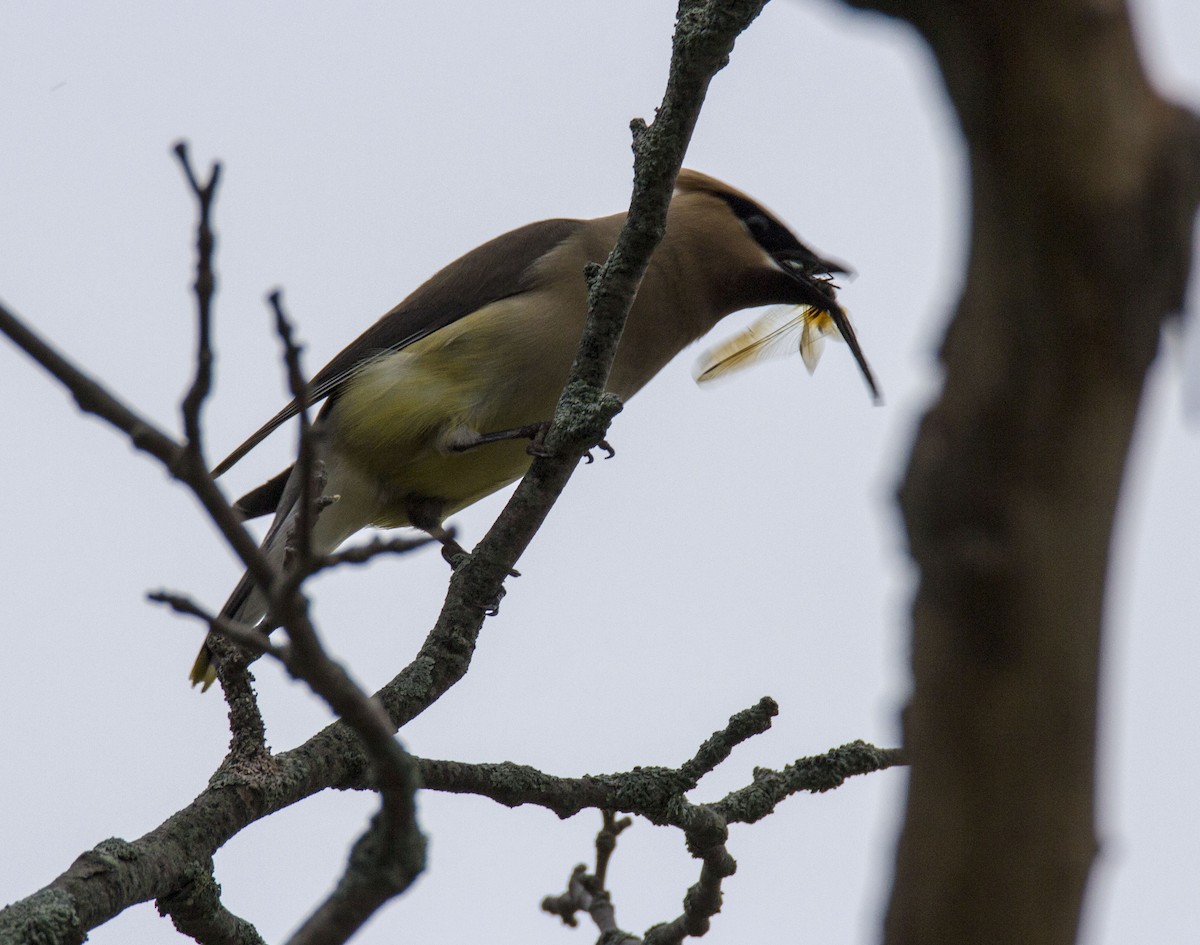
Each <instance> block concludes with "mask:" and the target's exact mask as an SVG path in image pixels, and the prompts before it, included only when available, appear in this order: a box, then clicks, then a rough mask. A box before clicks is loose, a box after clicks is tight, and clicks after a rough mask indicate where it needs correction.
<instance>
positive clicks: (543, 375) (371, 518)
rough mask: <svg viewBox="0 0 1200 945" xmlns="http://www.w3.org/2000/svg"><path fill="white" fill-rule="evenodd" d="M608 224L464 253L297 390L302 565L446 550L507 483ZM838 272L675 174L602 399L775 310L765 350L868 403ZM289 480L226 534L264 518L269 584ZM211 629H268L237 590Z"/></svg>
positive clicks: (580, 224) (518, 237)
mask: <svg viewBox="0 0 1200 945" xmlns="http://www.w3.org/2000/svg"><path fill="white" fill-rule="evenodd" d="M625 219H626V214H625V213H616V214H612V215H610V216H603V217H598V218H595V219H589V220H579V219H550V220H542V221H540V222H536V223H530V224H528V225H526V226H522V227H519V228H518V229H515V230H512V231H510V232H508V233H505V234H504V235H502V236H498V237H496V238H495V239H493V240H490V241H489V242H486V243H484V244H482V245H481V246H479V247H477V248H475V249H473V250H471V251H470V252H468V253H466V254H465V255H464V256H462V257H460V258H459V259H457V260H456V261H454V262H452V263H450V264H449V265H448V266H446V267H445V268H444V269H442V270H440V271H439V272H437V273H436V274H435V275H433V276H432V277H431V278H430V279H428V280H427V281H426V282H425V283H424V284H422V285H421V286H420V287H419V288H417V289H416V290H415V291H414V292H413V293H412V294H411V295H409V296H408V297H407V298H405V299H404V300H403V301H402V302H400V303H399V304H398V305H396V306H395V307H394V308H393V309H391V311H389V312H387V313H386V314H385V315H383V316H382V317H381V318H380V319H379V320H378V321H376V322H375V323H374V324H373V325H372V326H371V327H369V328H368V329H367V330H366V331H364V332H363V333H362V334H361V335H360V336H359V337H358V338H357V339H356V340H355V341H353V342H352V343H351V344H350V345H348V346H347V347H346V348H345V349H344V350H342V352H341V353H340V354H338V355H337V356H336V357H334V358H333V360H332V361H330V362H329V364H328V365H326V366H325V367H324V368H323V369H322V370H321V371H319V372H318V373H317V374H316V375H315V376H314V377H313V378H312V380H311V382H310V384H309V395H308V401H309V403H310V404H312V405H315V404H317V403H321V408H320V411H319V413H318V414H317V416H316V418H315V420H314V421H313V430H314V433H316V434H318V436H316V438H315V440H314V443H315V449H316V458H317V459H318V460H320V462H321V463H322V464H323V479H324V483H323V495H324V496H325V497H327V498H326V499H325V500H324V502H325V503H327V504H324V507H323V508H322V510H321V511H320V513H319V515H317V517H316V520H315V522H314V523H313V526H312V536H311V548H312V552H313V554H314V555H318V556H323V555H326V554H329V553H332V552H333V551H334V550H335V549H336V548H337V547H338V546H339V545H341V544H342V542H344V541H345V540H346V539H347V538H349V537H350V536H351V535H353V534H354V533H355V532H357V531H359V530H360V529H362V528H365V527H368V526H375V527H380V528H395V527H399V526H415V527H417V528H419V529H423V530H425V531H426V532H428V533H430V534H431V535H434V536H435V537H438V538H440V539H442V540H443V541H444V542H447V543H450V542H452V539H451V538H450V536H449V533H448V532H447V531H446V530H445V529H444V528H443V522H444V521H445V520H446V518H447V517H449V516H450V515H453V514H454V513H455V512H458V511H459V510H461V509H463V508H465V507H467V506H469V505H471V504H472V503H474V502H476V501H478V500H479V499H482V498H483V497H485V496H487V495H490V494H491V493H493V492H495V491H497V490H498V489H501V488H503V487H504V486H506V485H508V484H510V483H512V482H514V481H516V480H517V479H519V478H520V477H521V476H522V475H524V473H525V472H526V470H527V469H528V468H529V466H530V464H531V462H532V456H531V450H530V448H529V443H528V441H527V439H528V437H529V435H530V431H531V430H537V429H544V427H545V425H546V424H547V422H548V421H549V420H550V419H551V417H552V416H553V413H554V408H555V404H556V403H557V400H558V397H559V395H560V393H561V391H562V388H563V386H564V384H565V382H566V380H567V374H568V372H569V370H570V368H571V364H572V362H573V360H574V356H575V352H576V348H577V347H578V344H579V339H580V335H581V334H582V332H583V327H584V323H585V320H586V317H587V292H588V288H587V282H586V279H585V275H584V270H585V267H586V266H587V265H588V264H589V263H602V262H603V261H604V260H605V259H606V258H607V257H608V254H609V252H610V251H611V250H612V248H613V245H614V244H615V242H616V240H617V236H618V234H619V232H620V230H621V228H622V226H623V225H624V223H625ZM846 273H847V269H846V267H845V266H844V265H843V264H841V263H838V262H834V261H832V260H829V259H825V258H822V257H821V256H819V255H818V254H817V253H816V252H814V251H813V250H812V249H810V248H809V247H808V246H806V245H805V244H804V243H802V242H801V241H800V240H799V239H798V238H797V237H796V236H795V235H794V234H793V233H792V231H791V230H789V229H788V228H787V227H786V226H785V225H784V224H783V223H782V222H781V221H780V219H779V218H778V217H776V216H775V215H774V214H772V213H771V212H770V211H768V210H767V209H765V208H764V207H763V206H762V205H761V204H759V203H758V202H757V201H755V200H754V199H752V198H751V197H749V196H747V195H746V194H744V193H742V192H741V191H739V190H736V189H735V188H733V187H731V186H729V185H728V184H725V183H722V182H721V181H719V180H717V179H716V178H713V177H710V176H708V175H706V174H702V173H700V172H699V171H695V170H690V169H687V168H685V169H683V170H681V171H680V173H679V175H678V178H677V180H676V184H675V189H674V191H673V194H672V198H671V202H670V205H669V208H668V211H667V219H666V229H665V234H664V236H663V238H662V242H661V243H660V244H659V245H658V247H657V248H656V249H655V251H654V253H653V255H652V256H651V258H650V262H649V266H648V268H647V269H646V272H645V276H644V277H643V279H642V283H641V286H640V288H639V290H638V293H637V296H636V298H635V300H634V302H633V306H632V308H631V309H630V312H629V316H628V320H627V322H626V325H625V330H624V333H623V335H622V337H621V340H620V344H619V345H618V348H617V352H616V356H615V359H614V362H613V365H612V371H611V373H610V375H609V379H608V383H607V389H608V391H610V392H611V393H613V394H615V395H616V396H617V397H618V398H620V399H621V400H622V401H625V400H628V399H629V398H630V397H632V396H633V395H634V394H635V393H637V392H638V391H639V390H640V389H641V388H642V387H643V386H644V385H645V384H646V383H647V382H648V381H649V380H650V379H651V378H652V377H654V375H655V374H657V373H658V372H659V370H660V369H662V368H663V367H664V366H665V365H666V364H667V362H668V361H670V360H671V359H672V358H673V357H674V356H675V355H676V354H678V353H679V352H680V351H681V350H682V349H683V348H685V347H687V346H688V345H689V344H691V343H692V342H694V341H696V340H697V339H699V338H700V337H701V336H703V335H705V334H707V333H708V331H709V330H710V329H712V328H713V327H714V326H715V325H716V324H717V323H718V322H720V321H721V319H723V318H725V317H726V316H727V315H730V314H732V313H733V312H736V311H740V310H742V309H748V308H754V307H758V306H763V305H772V304H780V305H787V306H789V307H790V308H791V309H792V310H794V311H798V312H799V313H800V314H799V315H798V316H796V317H795V318H793V319H791V320H790V321H789V322H788V323H787V325H786V326H784V330H783V334H787V333H789V332H790V331H791V327H790V326H797V325H798V326H800V327H801V331H802V340H801V345H800V347H801V349H802V351H804V352H808V353H805V361H806V363H808V362H809V358H810V353H811V350H812V347H813V345H812V342H813V339H814V338H819V337H820V335H822V334H830V333H833V332H834V330H836V332H837V334H839V335H840V336H841V338H843V339H844V340H845V341H846V342H847V344H848V345H849V347H850V350H851V352H852V353H853V356H854V358H855V360H856V361H857V363H858V366H859V369H860V371H861V372H862V375H863V377H864V379H865V381H866V383H867V386H868V388H869V389H870V391H871V393H872V395H874V397H875V399H876V400H877V401H878V399H879V392H878V385H877V384H876V382H875V378H874V376H873V374H872V372H871V368H870V366H869V365H868V363H867V360H866V358H865V357H864V355H863V353H862V350H861V348H860V346H859V344H858V340H857V337H856V335H855V333H854V329H853V328H852V327H851V325H850V322H849V320H848V318H847V317H846V315H845V312H844V311H843V310H842V309H841V307H840V305H839V304H838V302H837V298H836V288H837V286H836V285H835V284H834V282H833V278H834V277H835V275H836V274H846ZM776 327H777V328H778V326H776ZM767 334H771V335H772V337H778V332H774V333H772V332H768V333H767ZM731 344H732V345H733V348H734V350H733V351H732V352H731V351H730V350H728V345H727V346H726V347H725V349H723V350H724V354H723V355H722V354H720V353H718V354H717V355H716V359H717V360H718V361H722V360H728V359H729V358H730V357H731V355H732V359H733V362H734V363H738V362H744V361H747V360H750V359H752V358H753V357H754V356H755V353H756V350H757V349H758V348H764V347H770V345H763V344H762V336H761V333H760V335H754V334H753V333H751V334H749V335H748V336H747V337H746V340H745V342H744V343H742V342H737V341H735V342H732V343H731ZM741 349H750V350H749V351H745V352H742V351H741ZM810 367H811V364H810ZM723 370H724V368H721V367H717V368H714V370H713V371H711V372H710V373H713V374H715V373H721V372H722V371H723ZM322 402H323V403H322ZM299 411H300V406H299V404H298V403H297V402H296V401H295V400H293V401H292V402H291V403H289V404H288V405H287V406H285V407H284V408H283V409H282V410H280V411H279V412H278V413H277V414H276V415H275V416H274V417H272V418H271V419H270V420H268V421H267V422H266V423H265V424H263V426H261V427H260V428H259V429H258V430H257V431H256V432H255V433H254V434H252V435H251V436H250V437H249V438H248V439H247V440H246V441H245V442H244V443H242V444H241V445H240V446H239V447H238V448H237V449H235V450H234V451H233V452H232V453H231V454H230V455H229V456H228V457H227V458H226V459H225V460H224V461H222V462H221V463H220V464H218V465H217V466H216V467H215V468H214V469H213V471H212V475H213V476H214V478H215V477H219V476H221V475H223V474H224V473H226V472H227V471H228V470H229V469H230V468H231V467H232V466H233V465H234V464H235V463H237V462H238V461H239V460H240V459H242V457H244V456H245V455H246V454H247V453H248V452H249V451H250V450H252V449H253V448H254V447H255V446H257V445H258V444H259V443H260V442H262V440H264V439H265V438H266V437H267V436H268V435H269V434H270V433H272V432H273V431H274V430H276V429H277V428H278V427H279V426H280V425H282V424H283V423H285V422H286V421H288V420H289V419H291V418H293V417H295V416H296V415H297V414H298V413H299ZM523 438H525V439H523ZM298 479H299V476H298V474H297V473H296V471H295V466H294V465H293V466H291V467H289V468H288V469H285V470H284V471H283V472H282V473H280V474H279V475H278V476H275V477H274V478H273V479H271V480H270V481H269V482H267V483H265V484H264V485H262V486H260V487H258V488H257V489H254V490H252V491H251V492H249V493H247V494H246V495H245V496H243V497H242V498H241V499H239V500H238V501H237V502H236V503H235V504H234V508H235V510H236V511H237V512H238V513H239V514H240V515H241V516H242V518H243V519H251V518H256V517H259V516H263V515H268V514H273V515H274V520H273V522H272V524H271V526H270V527H269V529H268V530H267V532H266V535H265V537H264V539H263V542H262V550H263V552H264V553H265V555H266V557H267V560H268V561H269V562H270V563H271V564H272V565H274V566H275V567H276V568H279V567H282V566H283V565H284V559H285V548H286V546H287V544H288V542H289V535H290V534H291V533H292V531H293V530H294V523H295V520H296V515H297V505H298V499H299V497H300V495H301V493H302V491H303V490H302V488H301V484H300V483H299V481H298ZM334 497H336V498H334ZM460 550H461V549H460ZM221 616H222V617H223V618H226V619H229V620H233V621H237V622H239V623H242V624H248V625H260V624H261V625H262V629H264V630H269V629H270V626H268V625H266V623H267V622H269V621H267V622H264V618H266V617H267V598H266V595H265V594H264V593H263V591H262V590H261V589H259V588H258V586H257V585H256V583H255V581H254V580H253V579H252V578H251V577H250V575H249V573H246V574H244V575H243V576H242V579H241V580H240V582H239V583H238V584H237V586H236V587H235V589H234V591H233V593H232V594H231V595H230V597H229V600H228V601H227V602H226V604H225V606H224V608H223V609H222V610H221ZM190 678H191V681H192V684H193V685H201V686H202V687H203V688H204V689H207V688H208V687H209V686H210V685H211V684H212V682H213V681H214V680H215V678H216V668H215V666H214V665H213V657H212V654H211V653H210V650H209V647H208V644H207V641H206V642H205V645H204V647H202V648H201V651H200V654H199V656H198V657H197V658H196V662H195V664H194V666H193V667H192V671H191V675H190Z"/></svg>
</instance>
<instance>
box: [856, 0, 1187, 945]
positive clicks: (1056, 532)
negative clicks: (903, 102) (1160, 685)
mask: <svg viewBox="0 0 1200 945" xmlns="http://www.w3.org/2000/svg"><path fill="white" fill-rule="evenodd" d="M849 2H851V5H854V6H860V7H865V8H871V9H877V10H881V11H884V12H888V13H892V14H894V15H897V16H901V17H903V18H905V19H907V20H909V21H910V22H911V23H912V24H913V25H914V26H915V27H916V28H917V29H918V30H919V31H920V32H921V33H922V34H923V36H924V37H925V39H926V40H927V41H928V43H929V45H930V47H931V49H932V50H933V53H934V55H935V56H936V58H937V62H938V66H939V67H940V69H941V72H942V76H943V78H944V81H945V84H946V89H947V91H948V92H949V95H950V99H951V101H952V102H953V104H954V108H955V110H956V112H957V115H958V118H959V121H960V123H961V126H962V130H963V134H964V135H965V138H966V145H967V149H968V153H969V157H970V169H971V196H972V211H971V227H972V228H971V253H970V261H969V267H968V271H967V277H966V284H965V287H964V289H963V294H962V298H961V299H960V301H959V303H958V307H957V311H956V313H955V315H954V320H953V323H952V324H951V326H950V328H949V330H948V332H947V334H946V338H945V341H944V343H943V346H942V349H941V359H942V362H943V364H944V366H945V384H944V388H943V391H942V394H941V398H940V400H939V401H938V402H937V403H936V404H935V405H934V406H933V407H932V408H931V409H930V410H929V412H928V413H927V414H926V416H925V418H924V421H923V422H922V424H921V427H920V430H919V432H918V435H917V438H916V441H915V443H914V446H913V450H912V455H911V457H910V461H909V466H908V470H907V473H906V475H905V479H904V483H903V485H902V486H901V489H900V496H899V497H900V505H901V509H902V511H903V514H904V520H905V524H906V527H907V529H908V534H909V539H910V546H911V552H912V555H913V558H914V560H915V562H916V564H917V566H918V568H919V571H920V584H919V588H918V591H917V595H916V600H915V602H914V605H913V647H912V653H913V677H914V683H915V689H914V694H913V697H912V702H911V704H910V706H909V708H908V711H907V713H906V715H905V745H906V747H907V750H908V751H909V752H910V753H911V759H912V777H911V780H910V783H909V795H908V802H907V812H906V819H905V825H904V830H903V834H902V837H901V841H900V847H899V851H898V855H897V870H896V879H895V885H894V886H893V889H892V898H891V904H890V907H889V911H888V919H887V941H888V942H890V943H907V942H977V943H990V942H1018V941H1019V942H1022V943H1025V945H1043V943H1044V945H1052V943H1053V945H1067V943H1071V942H1074V941H1075V939H1076V935H1077V930H1078V925H1079V917H1080V912H1081V908H1082V903H1083V896H1084V889H1085V886H1086V882H1087V876H1088V872H1089V869H1090V865H1091V862H1092V860H1093V857H1094V855H1095V851H1096V840H1095V837H1094V823H1093V821H1094V785H1095V781H1096V771H1095V754H1096V749H1095V741H1096V702H1097V691H1098V690H1097V681H1098V679H1099V674H1100V658H1101V652H1102V628H1103V622H1104V621H1103V615H1104V603H1105V601H1104V597H1105V588H1106V581H1107V573H1108V567H1109V549H1110V547H1111V542H1112V528H1113V519H1114V512H1115V509H1116V504H1117V500H1118V497H1119V494H1120V490H1121V486H1122V480H1123V476H1124V470H1125V466H1126V461H1127V457H1128V453H1129V446H1130V440H1131V436H1132V432H1133V428H1134V423H1135V421H1136V419H1137V414H1138V410H1139V407H1140V404H1141V398H1142V390H1143V385H1144V382H1145V379H1146V374H1147V371H1148V369H1149V367H1150V364H1151V362H1152V361H1153V359H1154V357H1155V354H1156V352H1157V349H1158V344H1159V332H1160V330H1161V327H1162V325H1163V323H1164V321H1166V320H1167V319H1168V318H1170V317H1172V316H1173V315H1174V313H1176V312H1178V311H1179V310H1180V308H1181V305H1182V301H1183V291H1184V287H1185V285H1186V283H1187V278H1188V268H1189V260H1190V256H1191V242H1192V224H1193V221H1194V220H1195V216H1196V209H1197V203H1198V201H1200V123H1198V121H1197V118H1196V116H1195V115H1193V114H1190V113H1188V112H1186V111H1184V110H1183V109H1181V108H1179V107H1178V106H1175V105H1173V104H1171V103H1169V102H1167V101H1164V100H1163V99H1162V98H1161V97H1160V96H1159V95H1158V94H1157V92H1156V91H1155V90H1154V89H1153V88H1152V87H1151V85H1150V83H1149V80H1148V79H1147V77H1146V74H1145V72H1144V70H1143V68H1142V65H1141V63H1140V61H1139V58H1138V53H1137V46H1136V43H1135V41H1134V36H1133V31H1132V29H1131V26H1130V22H1129V12H1128V9H1127V5H1126V4H1125V3H1123V2H1119V0H1113V2H1105V3H1096V2H1090V0H1018V2H1014V3H1006V4H995V3H990V2H983V0H968V2H954V3H948V2H945V0H849Z"/></svg>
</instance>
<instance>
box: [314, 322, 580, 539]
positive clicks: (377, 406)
mask: <svg viewBox="0 0 1200 945" xmlns="http://www.w3.org/2000/svg"><path fill="white" fill-rule="evenodd" d="M515 317H524V318H528V315H527V314H526V313H524V312H523V310H521V309H520V308H519V307H516V306H514V305H513V303H512V302H511V301H505V302H500V303H496V304H495V305H493V306H489V307H488V308H486V309H482V310H480V311H479V312H476V313H474V314H473V315H471V316H468V317H467V318H464V319H460V320H459V321H458V322H455V323H454V324H453V325H450V326H448V327H447V328H444V329H442V330H440V331H438V332H436V333H434V334H433V335H430V336H429V337H427V338H424V339H422V340H421V341H418V342H416V343H414V344H412V345H409V346H408V347H407V348H404V349H402V350H401V351H398V352H395V353H393V354H390V355H385V356H383V357H381V358H379V359H377V360H376V361H374V362H372V363H371V364H369V365H367V366H366V367H364V368H363V369H362V370H361V371H360V372H359V373H358V375H357V376H356V377H355V378H354V379H353V380H352V381H351V382H350V383H348V384H347V385H346V388H345V390H344V392H343V393H341V394H340V395H339V398H338V401H337V402H336V403H335V404H334V406H333V408H332V409H331V411H330V414H329V417H328V427H329V436H330V442H329V445H328V448H329V452H330V457H331V463H330V465H331V466H342V467H344V468H345V469H346V470H347V472H349V471H350V470H352V471H353V478H355V479H356V480H358V488H360V489H361V490H362V491H363V492H365V493H368V495H363V496H359V497H356V500H362V501H363V507H364V515H365V517H366V518H368V520H369V521H370V522H371V524H374V525H379V526H383V527H396V526H400V525H407V524H410V522H409V517H408V511H407V508H406V505H407V504H409V503H411V502H412V501H413V500H433V501H437V502H441V503H443V504H444V507H443V510H442V514H443V515H450V514H452V513H454V512H456V511H458V510H459V509H462V508H464V507H466V506H468V505H470V504H471V503H472V502H475V501H477V500H479V499H481V498H483V497H484V496H486V495H489V494H490V493H492V492H495V491H496V490H497V489H501V488H503V487H504V486H506V485H508V484H509V483H511V482H513V481H515V480H516V479H519V478H520V477H521V476H522V475H524V473H525V471H526V470H527V469H528V468H529V464H530V462H531V461H532V459H531V457H530V456H529V453H528V452H527V447H528V446H529V441H528V440H524V439H522V440H509V441H503V442H498V443H489V444H487V445H484V446H479V447H476V448H473V449H470V450H468V451H466V452H454V451H452V450H451V449H450V447H451V445H452V444H453V443H454V442H456V441H459V440H461V439H462V438H464V437H469V436H470V435H471V434H488V433H496V432H499V431H502V430H510V429H514V428H516V427H522V426H526V425H529V424H535V423H541V422H544V421H548V420H550V419H551V417H552V415H553V411H554V406H555V403H556V402H557V400H558V395H559V392H560V390H561V388H562V385H563V383H564V381H565V378H566V374H567V371H568V369H569V367H570V357H569V356H563V355H560V356H559V360H560V361H561V362H562V363H561V364H560V363H553V362H552V363H549V364H547V357H548V354H547V352H550V351H560V352H567V351H569V352H570V354H571V355H573V354H574V346H573V344H571V343H567V344H551V343H550V341H552V340H556V339H549V338H543V339H542V342H543V343H539V344H532V345H531V344H530V343H529V340H530V332H529V331H528V328H527V330H526V331H525V332H524V333H523V334H520V333H518V334H514V333H512V332H511V331H506V330H505V329H506V328H511V319H512V318H515ZM543 322H544V323H545V325H546V328H545V331H544V332H543V334H546V333H549V332H552V331H555V330H557V331H564V328H563V327H557V328H556V327H555V326H556V325H557V324H558V323H556V322H555V321H554V320H551V319H542V320H539V322H538V325H539V326H540V325H541V324H542V323H543ZM571 330H573V329H572V326H570V325H566V326H565V331H567V332H570V331H571ZM576 331H577V330H576ZM535 334H536V332H535ZM513 337H523V338H524V340H525V343H524V345H523V346H522V347H520V348H518V349H513V348H512V345H511V344H510V343H508V342H509V340H510V339H511V338H513ZM567 340H568V342H570V341H571V339H567ZM547 368H549V370H547ZM333 478H334V477H333V475H332V473H331V481H330V483H329V491H331V492H333V491H337V490H338V489H339V488H345V486H344V485H342V484H339V483H337V482H334V481H333ZM372 492H373V493H374V495H370V494H369V493H372Z"/></svg>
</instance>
